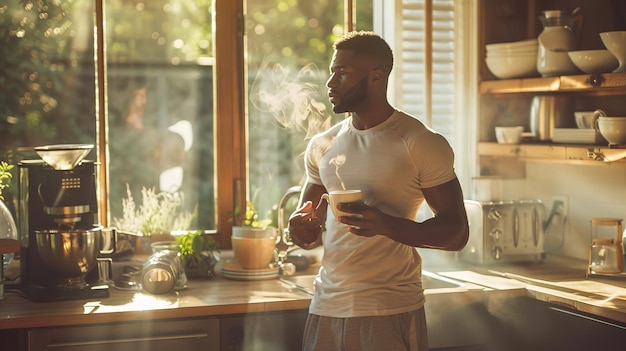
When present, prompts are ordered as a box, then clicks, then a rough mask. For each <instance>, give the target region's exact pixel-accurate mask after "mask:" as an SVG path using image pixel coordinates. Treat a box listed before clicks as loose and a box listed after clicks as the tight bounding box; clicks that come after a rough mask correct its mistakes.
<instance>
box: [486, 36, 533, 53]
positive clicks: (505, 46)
mask: <svg viewBox="0 0 626 351" xmlns="http://www.w3.org/2000/svg"><path fill="white" fill-rule="evenodd" d="M537 45H538V44H537V38H533V39H526V40H520V41H511V42H506V43H496V44H487V45H485V48H486V49H487V51H495V50H504V51H507V50H514V49H522V50H526V49H532V48H533V47H534V48H535V49H536V48H537Z"/></svg>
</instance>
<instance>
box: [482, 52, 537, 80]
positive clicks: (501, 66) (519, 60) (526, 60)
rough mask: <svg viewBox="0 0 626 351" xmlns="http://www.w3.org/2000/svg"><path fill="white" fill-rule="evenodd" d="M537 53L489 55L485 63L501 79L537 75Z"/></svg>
mask: <svg viewBox="0 0 626 351" xmlns="http://www.w3.org/2000/svg"><path fill="white" fill-rule="evenodd" d="M536 61H537V55H536V54H531V55H519V54H515V53H513V54H511V55H500V56H497V55H494V56H491V55H490V56H487V57H486V58H485V63H486V64H487V68H489V71H490V72H491V73H493V75H494V76H496V77H497V78H500V79H511V78H524V77H532V76H536V75H537V65H536Z"/></svg>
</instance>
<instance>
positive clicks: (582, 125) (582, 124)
mask: <svg viewBox="0 0 626 351" xmlns="http://www.w3.org/2000/svg"><path fill="white" fill-rule="evenodd" d="M597 111H601V110H595V111H576V112H574V119H576V126H577V127H578V128H579V129H594V128H595V127H596V120H597V119H598V117H600V116H603V115H602V114H599V113H598V112H597Z"/></svg>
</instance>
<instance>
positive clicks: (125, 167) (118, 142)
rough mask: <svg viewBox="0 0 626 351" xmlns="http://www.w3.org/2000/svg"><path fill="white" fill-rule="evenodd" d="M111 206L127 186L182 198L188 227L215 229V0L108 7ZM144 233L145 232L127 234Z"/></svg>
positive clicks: (115, 218)
mask: <svg viewBox="0 0 626 351" xmlns="http://www.w3.org/2000/svg"><path fill="white" fill-rule="evenodd" d="M106 11H107V13H106V16H107V20H106V33H107V81H108V123H109V155H110V162H109V189H110V191H109V200H110V208H111V219H112V224H113V225H118V226H122V227H128V226H129V225H128V224H126V223H127V222H123V223H125V225H120V221H119V220H120V219H122V217H123V214H124V213H123V206H122V202H123V200H124V199H126V198H127V186H128V189H130V191H131V193H132V197H133V199H134V201H135V204H136V205H137V206H140V204H141V203H142V201H143V200H142V189H153V190H154V191H155V192H156V193H159V192H166V193H177V194H179V195H182V196H183V199H184V210H185V211H186V212H190V213H192V212H194V210H195V209H196V208H197V211H198V217H197V222H196V221H194V222H193V223H192V224H191V227H190V228H171V229H197V228H199V229H213V228H215V200H214V199H215V189H214V187H213V179H214V167H213V163H214V157H213V154H214V150H213V83H212V81H213V53H212V35H211V31H212V28H211V23H212V20H211V17H212V16H211V0H186V1H183V0H151V1H142V0H110V1H107V2H106ZM126 229H129V230H131V229H141V228H126Z"/></svg>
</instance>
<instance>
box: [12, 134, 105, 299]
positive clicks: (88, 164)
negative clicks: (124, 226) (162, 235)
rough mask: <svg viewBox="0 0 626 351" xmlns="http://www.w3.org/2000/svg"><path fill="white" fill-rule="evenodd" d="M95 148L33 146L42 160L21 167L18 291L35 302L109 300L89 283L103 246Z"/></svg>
mask: <svg viewBox="0 0 626 351" xmlns="http://www.w3.org/2000/svg"><path fill="white" fill-rule="evenodd" d="M92 148H93V145H84V144H66V145H49V146H40V147H35V152H37V154H38V155H39V156H40V157H41V159H40V160H22V161H21V162H19V164H18V168H19V180H18V182H19V187H18V194H19V209H18V215H17V217H18V223H19V225H18V227H19V234H20V235H19V241H20V247H21V259H20V290H21V291H22V293H23V294H24V295H25V296H26V297H27V298H29V299H31V300H34V301H60V300H72V299H88V298H101V297H107V296H109V290H108V285H106V284H105V285H101V284H96V283H91V282H87V279H86V276H87V274H88V273H90V272H91V271H93V267H94V265H95V261H96V257H95V256H96V255H97V254H98V253H99V250H100V248H101V247H102V245H103V242H102V241H103V239H102V238H101V236H100V231H101V228H99V227H98V226H97V223H98V219H99V215H98V205H97V198H96V165H95V163H94V162H93V161H88V160H84V157H85V156H86V155H87V154H88V153H89V152H90V151H91V149H92Z"/></svg>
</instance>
